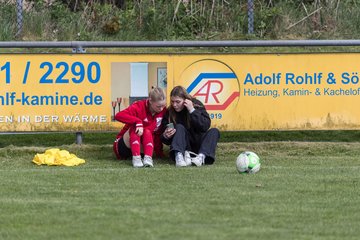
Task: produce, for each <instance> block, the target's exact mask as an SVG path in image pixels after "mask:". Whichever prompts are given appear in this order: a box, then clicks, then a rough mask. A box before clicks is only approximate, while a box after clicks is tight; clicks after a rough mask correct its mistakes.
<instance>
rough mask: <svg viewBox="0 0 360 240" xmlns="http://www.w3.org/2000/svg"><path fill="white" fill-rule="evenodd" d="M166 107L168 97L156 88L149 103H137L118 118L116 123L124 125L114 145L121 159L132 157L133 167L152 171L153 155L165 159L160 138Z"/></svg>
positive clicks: (144, 101)
mask: <svg viewBox="0 0 360 240" xmlns="http://www.w3.org/2000/svg"><path fill="white" fill-rule="evenodd" d="M165 105H166V100H165V93H164V91H163V90H162V89H161V88H158V87H157V88H153V89H152V90H151V91H150V92H149V98H148V99H145V100H140V101H136V102H134V103H133V104H131V105H130V106H129V107H128V108H126V109H124V110H122V111H120V112H118V113H117V114H116V115H115V119H116V120H117V121H119V122H122V123H124V124H125V125H124V127H123V128H122V129H121V131H120V133H119V134H118V135H117V137H116V140H115V142H114V152H115V155H116V157H117V158H118V159H125V158H128V157H130V156H132V164H133V166H134V167H144V166H145V167H153V166H154V163H153V159H152V155H153V151H155V153H156V155H157V156H159V157H162V156H163V149H162V143H161V139H160V135H161V122H162V118H163V116H164V114H165V111H166V108H165ZM141 150H142V151H143V154H144V158H143V159H142V158H141Z"/></svg>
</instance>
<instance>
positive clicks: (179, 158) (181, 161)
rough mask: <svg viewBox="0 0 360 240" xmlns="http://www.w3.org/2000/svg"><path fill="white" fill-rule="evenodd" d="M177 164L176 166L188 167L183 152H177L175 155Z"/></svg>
mask: <svg viewBox="0 0 360 240" xmlns="http://www.w3.org/2000/svg"><path fill="white" fill-rule="evenodd" d="M175 166H176V167H186V166H187V165H186V162H185V160H184V156H183V154H182V153H181V152H177V153H176V155H175Z"/></svg>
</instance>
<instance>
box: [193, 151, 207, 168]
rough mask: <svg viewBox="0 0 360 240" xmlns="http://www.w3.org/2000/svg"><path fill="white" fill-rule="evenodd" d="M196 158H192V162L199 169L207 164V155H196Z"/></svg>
mask: <svg viewBox="0 0 360 240" xmlns="http://www.w3.org/2000/svg"><path fill="white" fill-rule="evenodd" d="M195 155H196V156H195V157H193V158H191V162H192V163H193V164H194V165H196V166H197V167H200V166H201V165H204V164H205V155H204V154H202V153H200V154H195Z"/></svg>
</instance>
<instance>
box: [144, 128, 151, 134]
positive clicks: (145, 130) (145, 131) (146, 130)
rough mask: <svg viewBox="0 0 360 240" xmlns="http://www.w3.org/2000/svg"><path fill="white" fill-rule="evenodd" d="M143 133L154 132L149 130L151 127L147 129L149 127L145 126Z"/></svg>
mask: <svg viewBox="0 0 360 240" xmlns="http://www.w3.org/2000/svg"><path fill="white" fill-rule="evenodd" d="M143 134H148V135H149V134H150V135H151V134H152V132H151V131H150V130H149V129H147V128H144V131H143Z"/></svg>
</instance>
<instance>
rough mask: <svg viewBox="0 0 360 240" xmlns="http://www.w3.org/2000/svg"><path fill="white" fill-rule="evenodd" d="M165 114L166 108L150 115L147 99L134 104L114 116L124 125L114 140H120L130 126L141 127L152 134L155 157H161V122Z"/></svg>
mask: <svg viewBox="0 0 360 240" xmlns="http://www.w3.org/2000/svg"><path fill="white" fill-rule="evenodd" d="M165 112H166V108H164V109H163V110H162V111H161V112H160V113H155V114H154V115H152V114H151V112H150V110H149V100H148V99H146V100H140V101H136V102H134V103H133V104H131V105H130V106H129V107H128V108H126V109H124V110H122V111H120V112H118V113H117V114H116V115H115V119H116V120H117V121H119V122H122V123H124V124H125V125H124V127H123V128H122V129H121V131H120V132H119V134H118V135H117V136H116V138H121V137H122V136H123V135H124V134H125V132H126V131H127V130H128V129H129V128H130V127H131V126H134V127H136V126H140V127H141V126H142V127H143V128H144V129H148V130H150V131H151V132H153V133H154V138H153V139H154V152H155V154H156V156H158V157H162V156H163V155H164V154H163V145H162V142H161V139H160V135H161V133H162V132H161V131H162V126H161V121H162V118H163V116H164V114H165Z"/></svg>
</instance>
